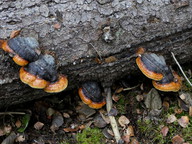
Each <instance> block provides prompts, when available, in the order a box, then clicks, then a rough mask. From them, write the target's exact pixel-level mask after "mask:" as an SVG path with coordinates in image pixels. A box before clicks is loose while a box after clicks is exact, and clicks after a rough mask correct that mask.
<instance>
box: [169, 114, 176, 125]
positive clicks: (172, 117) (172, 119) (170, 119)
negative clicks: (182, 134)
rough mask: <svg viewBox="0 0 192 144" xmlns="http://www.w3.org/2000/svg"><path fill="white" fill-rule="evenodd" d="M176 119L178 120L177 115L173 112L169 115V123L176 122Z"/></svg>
mask: <svg viewBox="0 0 192 144" xmlns="http://www.w3.org/2000/svg"><path fill="white" fill-rule="evenodd" d="M176 120H177V118H176V116H175V115H173V114H171V115H169V116H168V118H167V123H173V122H175V121H176Z"/></svg>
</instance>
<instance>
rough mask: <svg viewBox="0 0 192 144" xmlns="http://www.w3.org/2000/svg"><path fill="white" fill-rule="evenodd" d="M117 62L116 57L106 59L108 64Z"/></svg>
mask: <svg viewBox="0 0 192 144" xmlns="http://www.w3.org/2000/svg"><path fill="white" fill-rule="evenodd" d="M115 61H117V58H116V57H114V56H110V57H108V58H105V62H106V63H111V62H115Z"/></svg>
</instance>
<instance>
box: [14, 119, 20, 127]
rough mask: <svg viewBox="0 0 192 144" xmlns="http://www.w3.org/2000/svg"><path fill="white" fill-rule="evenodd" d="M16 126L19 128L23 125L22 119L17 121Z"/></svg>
mask: <svg viewBox="0 0 192 144" xmlns="http://www.w3.org/2000/svg"><path fill="white" fill-rule="evenodd" d="M15 126H16V127H17V128H19V127H20V126H21V121H20V120H17V121H16V122H15Z"/></svg>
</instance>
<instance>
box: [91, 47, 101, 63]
mask: <svg viewBox="0 0 192 144" xmlns="http://www.w3.org/2000/svg"><path fill="white" fill-rule="evenodd" d="M89 44H90V45H91V46H92V47H93V49H94V50H95V51H96V53H97V55H98V56H99V59H100V60H102V57H101V54H100V53H99V52H98V50H97V49H96V48H95V46H94V45H93V44H92V43H89Z"/></svg>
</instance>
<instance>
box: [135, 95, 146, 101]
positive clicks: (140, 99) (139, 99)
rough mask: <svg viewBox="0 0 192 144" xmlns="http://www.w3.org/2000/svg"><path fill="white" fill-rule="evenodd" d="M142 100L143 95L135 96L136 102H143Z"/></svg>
mask: <svg viewBox="0 0 192 144" xmlns="http://www.w3.org/2000/svg"><path fill="white" fill-rule="evenodd" d="M143 99H144V97H143V95H137V96H136V100H137V101H138V102H140V101H143Z"/></svg>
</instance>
